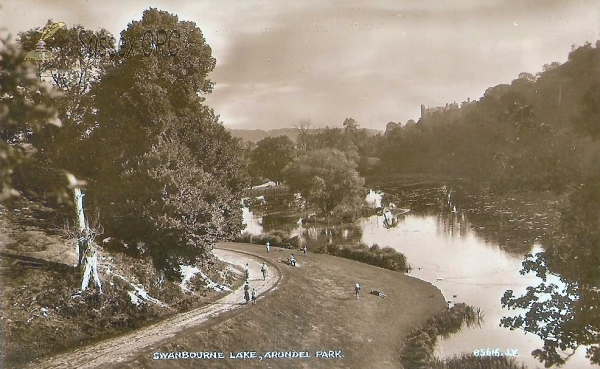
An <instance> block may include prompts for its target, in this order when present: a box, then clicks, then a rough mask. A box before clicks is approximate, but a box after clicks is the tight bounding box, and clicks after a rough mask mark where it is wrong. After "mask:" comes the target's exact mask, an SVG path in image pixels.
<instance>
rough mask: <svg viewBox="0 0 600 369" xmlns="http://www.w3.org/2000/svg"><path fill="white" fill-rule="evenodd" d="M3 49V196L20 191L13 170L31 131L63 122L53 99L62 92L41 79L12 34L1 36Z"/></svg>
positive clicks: (0, 153)
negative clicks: (14, 41) (16, 186)
mask: <svg viewBox="0 0 600 369" xmlns="http://www.w3.org/2000/svg"><path fill="white" fill-rule="evenodd" d="M1 42H2V49H1V50H0V73H1V74H0V76H1V81H2V83H0V121H2V124H1V125H0V136H1V137H2V141H0V166H1V167H2V169H1V170H2V172H1V175H2V193H1V195H0V196H1V199H2V200H6V199H8V198H9V197H11V196H14V195H17V194H18V192H17V191H16V190H15V189H13V184H12V179H11V177H12V173H13V172H14V170H15V168H16V167H17V166H19V165H20V164H22V163H23V161H24V160H26V158H25V156H24V144H27V143H28V141H29V138H30V136H31V134H32V133H34V132H38V131H39V130H41V129H42V128H43V127H44V126H46V125H48V124H52V125H55V126H60V125H61V123H60V120H59V119H58V115H57V111H56V108H55V107H54V106H53V103H54V99H56V98H57V97H59V96H60V94H59V93H58V92H57V91H55V90H54V89H52V88H51V86H50V85H48V84H46V83H43V82H41V81H40V80H39V79H38V77H37V73H36V69H37V68H36V66H35V65H34V64H32V63H31V62H28V61H25V60H24V57H25V52H23V50H20V49H19V47H18V46H17V45H16V44H14V43H12V42H11V41H10V39H9V38H7V39H2V40H1Z"/></svg>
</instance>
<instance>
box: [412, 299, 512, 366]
mask: <svg viewBox="0 0 600 369" xmlns="http://www.w3.org/2000/svg"><path fill="white" fill-rule="evenodd" d="M479 311H480V310H479V309H475V308H473V307H472V306H468V305H466V304H456V305H454V306H453V307H452V308H450V309H448V310H446V311H443V312H442V313H440V314H438V315H436V316H434V317H432V318H431V319H429V320H428V321H427V322H426V323H425V324H424V325H423V326H421V327H419V328H417V329H415V330H414V331H412V332H411V333H410V334H409V335H408V337H407V338H406V341H405V346H404V350H403V352H402V354H401V357H400V361H401V362H402V365H403V366H404V367H405V368H421V367H427V368H431V367H432V365H434V364H435V365H437V366H433V367H434V368H439V369H442V368H444V369H447V368H456V369H462V368H484V366H476V365H475V366H474V365H473V361H471V360H470V359H471V358H473V356H471V355H463V357H462V358H460V359H457V360H455V359H435V357H434V349H435V345H436V341H437V338H438V336H442V337H444V338H447V337H448V336H450V334H453V333H456V332H459V331H460V330H461V329H462V328H463V327H464V326H467V327H471V326H473V325H477V324H479V323H480V322H479V320H478V317H479V316H480V315H479V314H478V312H479ZM475 359H477V360H480V359H481V358H480V357H476V358H475ZM498 359H499V358H498ZM453 360H454V361H453ZM450 362H452V365H454V366H444V365H449V363H450ZM504 362H508V361H496V360H491V361H490V366H485V368H490V369H493V368H505V366H501V364H502V363H504ZM513 363H516V362H513ZM494 365H500V366H494ZM508 365H511V364H510V363H509V364H508ZM506 368H509V369H512V368H515V369H519V368H520V367H519V366H507V367H506Z"/></svg>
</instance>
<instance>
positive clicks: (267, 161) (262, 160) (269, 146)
mask: <svg viewBox="0 0 600 369" xmlns="http://www.w3.org/2000/svg"><path fill="white" fill-rule="evenodd" d="M295 151H296V148H295V145H294V142H293V141H292V140H290V139H289V138H288V137H287V136H279V137H266V138H264V139H262V140H260V141H258V142H257V144H256V148H255V149H254V150H253V151H252V153H251V154H250V163H249V167H248V169H249V172H250V173H251V174H252V175H253V176H255V177H256V176H261V177H265V178H268V179H270V180H272V181H275V182H280V181H281V180H282V179H283V174H282V172H283V169H284V168H285V166H286V165H288V164H289V163H290V162H291V161H292V160H294V157H295Z"/></svg>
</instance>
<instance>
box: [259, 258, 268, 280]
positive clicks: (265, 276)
mask: <svg viewBox="0 0 600 369" xmlns="http://www.w3.org/2000/svg"><path fill="white" fill-rule="evenodd" d="M260 271H261V272H262V275H263V281H265V280H266V279H267V263H266V262H264V261H263V264H262V267H260Z"/></svg>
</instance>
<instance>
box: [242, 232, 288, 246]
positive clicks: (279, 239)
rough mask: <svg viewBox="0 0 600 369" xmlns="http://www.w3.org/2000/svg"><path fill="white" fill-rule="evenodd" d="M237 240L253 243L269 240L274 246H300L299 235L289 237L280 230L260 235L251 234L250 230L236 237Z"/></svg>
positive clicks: (262, 242) (262, 243)
mask: <svg viewBox="0 0 600 369" xmlns="http://www.w3.org/2000/svg"><path fill="white" fill-rule="evenodd" d="M235 242H243V243H253V244H256V245H266V244H267V242H269V244H270V245H271V246H274V247H282V248H286V249H293V248H299V247H300V244H299V242H298V237H297V236H294V237H288V236H287V235H284V234H281V233H280V232H276V231H273V232H267V233H262V234H260V235H257V236H255V235H251V234H250V233H248V232H244V233H242V234H241V235H240V236H237V237H236V238H235Z"/></svg>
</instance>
